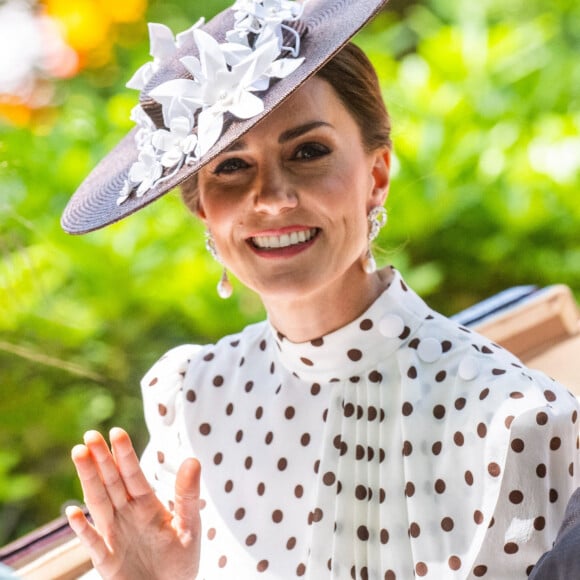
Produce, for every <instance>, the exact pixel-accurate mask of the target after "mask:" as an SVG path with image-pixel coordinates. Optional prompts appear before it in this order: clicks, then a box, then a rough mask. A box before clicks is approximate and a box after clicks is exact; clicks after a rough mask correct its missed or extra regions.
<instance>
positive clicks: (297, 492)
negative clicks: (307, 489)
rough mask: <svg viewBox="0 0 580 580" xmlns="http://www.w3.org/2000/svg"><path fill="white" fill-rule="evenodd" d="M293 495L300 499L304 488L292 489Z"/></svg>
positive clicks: (298, 486)
mask: <svg viewBox="0 0 580 580" xmlns="http://www.w3.org/2000/svg"><path fill="white" fill-rule="evenodd" d="M294 495H295V496H296V497H297V498H298V499H300V498H301V497H302V496H303V495H304V488H303V487H302V486H301V485H297V486H296V487H295V488H294Z"/></svg>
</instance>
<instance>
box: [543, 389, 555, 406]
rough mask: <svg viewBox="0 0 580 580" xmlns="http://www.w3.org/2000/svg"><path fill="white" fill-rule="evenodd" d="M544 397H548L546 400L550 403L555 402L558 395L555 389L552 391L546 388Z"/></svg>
mask: <svg viewBox="0 0 580 580" xmlns="http://www.w3.org/2000/svg"><path fill="white" fill-rule="evenodd" d="M544 397H546V401H548V402H549V403H553V402H554V401H555V400H556V399H557V398H558V397H556V393H554V391H550V389H546V390H545V391H544Z"/></svg>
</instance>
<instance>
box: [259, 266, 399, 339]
mask: <svg viewBox="0 0 580 580" xmlns="http://www.w3.org/2000/svg"><path fill="white" fill-rule="evenodd" d="M358 270H360V272H359V271H358ZM392 277H393V271H392V269H391V268H385V269H384V270H381V271H378V272H375V273H374V274H367V273H366V272H364V271H362V268H360V266H359V268H358V269H357V270H356V271H354V272H351V273H350V275H347V276H342V277H341V278H340V279H338V280H336V281H333V282H332V283H330V284H328V285H326V286H324V287H323V288H319V289H317V290H315V291H313V292H311V293H306V294H301V295H300V296H298V297H290V298H289V297H288V296H284V297H282V298H279V297H264V296H262V299H263V302H264V306H265V307H266V311H267V312H268V318H269V320H270V323H271V324H272V326H274V328H275V329H276V330H277V331H278V332H280V333H282V334H283V335H284V336H286V337H287V338H288V339H289V340H290V341H292V342H296V343H300V342H307V341H309V340H314V339H316V338H320V337H321V336H324V335H326V334H329V333H330V332H333V331H335V330H338V329H339V328H341V327H343V326H345V325H346V324H348V323H349V322H352V321H353V320H354V319H356V318H357V317H358V316H360V315H361V314H362V313H363V312H364V311H365V310H367V308H368V307H369V306H370V305H371V304H372V303H373V302H374V301H375V300H376V299H377V298H378V297H379V296H380V295H381V294H382V292H384V290H385V289H386V288H387V287H388V285H389V284H390V282H391V280H392Z"/></svg>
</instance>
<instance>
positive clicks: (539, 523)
mask: <svg viewBox="0 0 580 580" xmlns="http://www.w3.org/2000/svg"><path fill="white" fill-rule="evenodd" d="M545 527H546V519H545V518H544V517H543V516H538V517H537V518H536V519H535V520H534V529H535V530H537V531H538V532H541V531H542V530H543V529H544V528H545Z"/></svg>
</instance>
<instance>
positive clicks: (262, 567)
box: [256, 560, 270, 572]
mask: <svg viewBox="0 0 580 580" xmlns="http://www.w3.org/2000/svg"><path fill="white" fill-rule="evenodd" d="M269 565H270V563H269V562H268V560H260V561H259V562H258V565H257V566H256V570H258V572H265V571H266V570H267V569H268V566H269Z"/></svg>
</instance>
